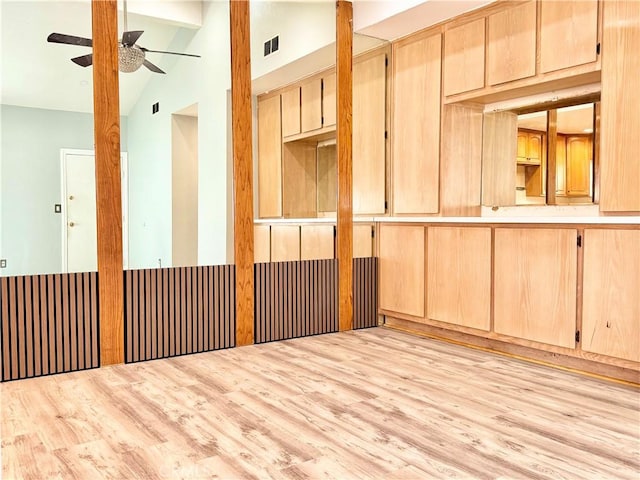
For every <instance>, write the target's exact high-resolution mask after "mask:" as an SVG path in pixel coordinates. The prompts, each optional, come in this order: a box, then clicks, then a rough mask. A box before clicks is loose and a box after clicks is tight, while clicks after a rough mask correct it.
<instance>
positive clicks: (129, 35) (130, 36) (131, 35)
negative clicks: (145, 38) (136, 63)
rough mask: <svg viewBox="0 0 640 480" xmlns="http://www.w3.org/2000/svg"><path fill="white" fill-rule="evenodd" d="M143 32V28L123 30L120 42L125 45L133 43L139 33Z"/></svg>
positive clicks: (138, 36)
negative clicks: (129, 30)
mask: <svg viewBox="0 0 640 480" xmlns="http://www.w3.org/2000/svg"><path fill="white" fill-rule="evenodd" d="M143 33H144V30H132V31H131V32H124V33H123V34H122V44H123V45H126V46H127V47H131V46H133V45H135V43H136V42H137V41H138V39H139V38H140V35H142V34H143Z"/></svg>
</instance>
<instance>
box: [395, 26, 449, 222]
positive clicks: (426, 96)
mask: <svg viewBox="0 0 640 480" xmlns="http://www.w3.org/2000/svg"><path fill="white" fill-rule="evenodd" d="M440 53H441V41H440V35H434V36H432V37H428V38H424V39H422V40H418V41H416V42H413V43H409V44H405V45H402V46H399V47H396V48H395V51H394V97H393V98H394V109H393V129H392V132H393V133H392V142H393V164H392V185H393V210H394V212H395V213H414V214H419V213H437V212H438V184H439V181H438V179H439V175H440V165H439V164H440V162H439V160H440V159H439V156H440V70H441V69H440V62H441V60H440Z"/></svg>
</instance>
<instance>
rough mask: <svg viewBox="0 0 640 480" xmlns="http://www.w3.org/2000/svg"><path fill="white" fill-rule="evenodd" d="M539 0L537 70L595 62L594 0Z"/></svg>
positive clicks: (556, 68) (595, 4)
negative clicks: (538, 56) (541, 0)
mask: <svg viewBox="0 0 640 480" xmlns="http://www.w3.org/2000/svg"><path fill="white" fill-rule="evenodd" d="M604 3H607V2H604ZM630 3H634V2H630ZM540 4H541V5H540V17H541V20H540V72H541V73H547V72H553V71H554V70H560V69H562V68H567V67H573V66H577V65H582V64H584V63H589V62H595V61H596V59H597V52H596V46H597V44H598V1H597V0H572V1H566V0H544V1H543V2H540Z"/></svg>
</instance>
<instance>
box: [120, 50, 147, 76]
mask: <svg viewBox="0 0 640 480" xmlns="http://www.w3.org/2000/svg"><path fill="white" fill-rule="evenodd" d="M144 58H145V55H144V52H143V51H142V50H141V49H140V47H138V46H137V45H131V46H126V45H122V44H120V45H118V67H119V69H120V71H121V72H125V73H131V72H135V71H136V70H138V69H139V68H140V67H141V66H142V64H143V63H144Z"/></svg>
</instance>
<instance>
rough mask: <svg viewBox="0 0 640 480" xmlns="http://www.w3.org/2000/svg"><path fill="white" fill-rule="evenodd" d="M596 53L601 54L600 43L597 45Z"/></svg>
mask: <svg viewBox="0 0 640 480" xmlns="http://www.w3.org/2000/svg"><path fill="white" fill-rule="evenodd" d="M596 55H600V43H599V42H598V44H597V45H596Z"/></svg>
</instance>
